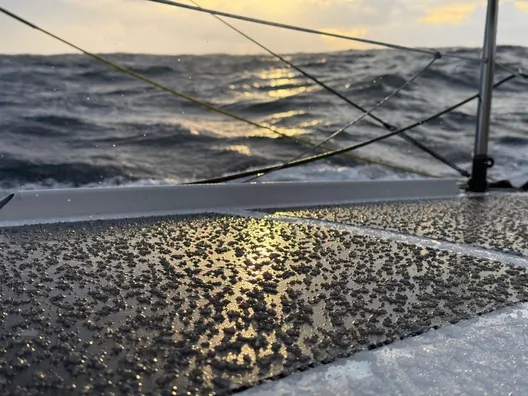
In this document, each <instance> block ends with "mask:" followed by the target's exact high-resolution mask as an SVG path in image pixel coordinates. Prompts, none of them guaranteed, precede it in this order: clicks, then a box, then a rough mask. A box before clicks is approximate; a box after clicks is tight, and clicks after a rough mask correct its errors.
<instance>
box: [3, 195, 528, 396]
mask: <svg viewBox="0 0 528 396" xmlns="http://www.w3.org/2000/svg"><path fill="white" fill-rule="evenodd" d="M527 227H528V195H526V194H525V195H522V194H510V195H501V196H486V197H479V198H472V197H458V198H451V199H436V200H423V201H416V200H415V201H406V202H390V203H369V204H351V205H342V206H330V207H317V208H306V209H292V210H286V209H280V210H269V209H266V210H261V211H260V210H251V211H249V210H248V211H228V210H226V211H223V212H216V213H203V214H197V215H183V216H165V217H151V218H140V219H124V220H98V221H86V222H77V223H59V224H43V225H26V226H20V227H5V228H1V229H0V292H1V299H2V305H1V310H0V339H1V340H2V342H1V344H0V347H1V348H0V393H1V394H5V395H10V394H20V395H25V394H34V393H31V392H36V394H50V395H51V394H64V393H83V392H84V393H88V394H148V395H150V394H152V395H158V394H160V395H173V394H176V395H179V394H184V395H185V394H209V393H212V394H229V393H233V392H237V391H242V390H245V389H248V388H251V389H250V390H248V391H246V392H247V393H248V394H269V395H273V394H281V393H282V394H291V393H295V392H298V393H299V394H301V393H302V394H306V393H312V394H320V393H323V392H329V391H331V392H332V393H336V394H380V393H383V394H413V393H423V392H424V391H425V392H426V393H435V394H454V393H457V392H458V393H467V392H471V391H475V392H479V389H481V388H479V386H484V387H485V384H486V383H488V382H489V384H491V385H490V386H496V388H495V389H491V388H489V387H488V388H486V390H487V391H489V392H491V393H494V392H498V393H504V392H505V391H506V393H507V391H509V389H510V388H511V389H512V391H516V390H521V391H522V390H523V389H526V388H527V387H528V383H527V382H528V380H527V379H526V378H525V375H523V374H522V373H523V372H524V373H525V372H526V369H527V368H528V346H526V345H528V343H527V342H526V341H527V338H528V331H527V330H528V319H526V317H527V316H526V315H527V312H528V311H527V308H526V307H525V306H524V305H523V304H522V303H523V302H525V301H528V238H527V235H528V232H527V231H528V230H527ZM505 307H510V308H505ZM504 309H506V311H505V310H504ZM508 309H509V311H508ZM497 310H498V311H497ZM493 311H496V312H493ZM512 312H513V313H515V315H513V314H512ZM523 312H524V314H523ZM481 315H483V316H482V317H480V316H481ZM501 315H502V316H501ZM523 315H524V316H523ZM478 317H480V319H478V320H477V319H476V318H478ZM501 318H502V319H501ZM508 320H510V321H514V322H515V323H513V324H510V325H505V323H506V322H507V321H508ZM454 323H459V324H458V325H456V326H453V324H454ZM431 329H438V330H433V331H428V330H431ZM479 329H480V330H479ZM464 337H465V338H464ZM478 337H480V338H478ZM501 337H502V338H501ZM494 339H495V341H493V340H494ZM401 340H403V341H401ZM494 342H495V344H494ZM482 343H487V344H482ZM424 345H425V346H424ZM486 345H487V346H486ZM497 345H498V347H496V346H497ZM501 345H502V347H501ZM398 348H399V349H398ZM461 348H462V349H463V350H464V351H465V352H464V353H463V354H460V349H461ZM398 350H400V353H398V352H397V351H398ZM391 351H393V353H391ZM394 351H396V352H394ZM402 351H403V352H402ZM435 353H436V354H437V356H436V357H435ZM457 354H458V355H461V357H460V359H453V356H457ZM472 354H473V355H472ZM501 354H502V355H501ZM505 356H507V357H508V358H507V359H506V358H505ZM341 358H345V359H341ZM503 358H504V362H503V361H502V360H501V359H503ZM431 359H432V360H431ZM464 359H466V365H464V364H462V362H463V361H464ZM468 359H469V360H468ZM507 360H509V362H507ZM331 362H334V363H331ZM468 362H469V363H468ZM328 363H331V364H328ZM468 364H469V366H468ZM314 367H315V368H314ZM306 370H308V371H306ZM464 370H465V371H464ZM467 370H469V374H468V371H467ZM515 370H517V372H518V378H517V377H516V378H517V379H516V382H515V381H514V382H510V383H508V382H507V381H504V378H506V377H507V376H508V375H510V376H511V375H515V373H514V371H515ZM283 377H287V378H283ZM279 378H283V379H281V380H278V379H279ZM501 378H502V379H501ZM443 379H445V380H443ZM268 380H275V381H272V382H270V383H268V384H265V385H261V386H256V385H258V384H261V383H263V382H266V381H268ZM487 381H488V382H487ZM482 384H484V385H482ZM498 384H502V385H501V386H500V387H499V385H498ZM472 387H473V388H472Z"/></svg>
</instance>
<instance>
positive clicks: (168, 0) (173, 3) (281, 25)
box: [147, 0, 480, 61]
mask: <svg viewBox="0 0 528 396" xmlns="http://www.w3.org/2000/svg"><path fill="white" fill-rule="evenodd" d="M147 1H150V2H152V3H159V4H165V5H169V6H173V7H179V8H186V9H188V10H193V11H198V12H204V13H208V14H212V15H218V16H224V17H227V18H232V19H239V20H242V21H246V22H253V23H257V24H260V25H267V26H274V27H278V28H282V29H288V30H295V31H298V32H304V33H312V34H318V35H321V36H328V37H335V38H340V39H344V40H351V41H356V42H360V43H365V44H372V45H378V46H381V47H386V48H392V49H398V50H403V51H408V52H417V53H422V54H429V55H436V54H437V51H434V50H428V49H424V48H413V47H406V46H404V45H398V44H391V43H385V42H382V41H376V40H369V39H363V38H359V37H352V36H347V35H344V34H337V33H329V32H325V31H322V30H315V29H309V28H303V27H300V26H294V25H288V24H284V23H278V22H271V21H266V20H263V19H258V18H251V17H246V16H243V15H238V14H233V13H229V12H223V11H217V10H213V9H210V8H202V7H196V6H192V5H189V4H183V3H179V2H176V1H171V0H147ZM442 56H443V57H445V58H453V59H461V60H469V61H479V60H480V58H474V57H471V56H464V55H456V54H449V53H445V54H444V53H442Z"/></svg>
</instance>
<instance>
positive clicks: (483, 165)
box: [468, 154, 494, 192]
mask: <svg viewBox="0 0 528 396" xmlns="http://www.w3.org/2000/svg"><path fill="white" fill-rule="evenodd" d="M493 164H494V161H493V158H491V157H488V155H486V154H479V155H476V156H475V157H474V158H473V173H472V174H471V178H470V179H469V182H468V190H469V191H472V192H486V191H487V189H488V178H487V176H488V168H491V167H492V166H493Z"/></svg>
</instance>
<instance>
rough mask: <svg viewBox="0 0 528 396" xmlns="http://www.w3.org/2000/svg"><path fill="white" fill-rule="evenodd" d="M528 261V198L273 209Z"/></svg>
mask: <svg viewBox="0 0 528 396" xmlns="http://www.w3.org/2000/svg"><path fill="white" fill-rule="evenodd" d="M268 212H273V213H275V215H276V216H288V217H303V218H310V219H319V220H326V221H332V222H337V223H344V224H349V225H356V226H369V227H376V228H380V229H384V230H390V231H397V232H403V233H407V234H412V235H419V236H425V237H429V238H434V239H441V240H446V241H449V242H455V243H464V244H471V245H475V246H479V247H483V248H487V249H494V250H500V251H503V252H508V253H515V254H521V255H524V256H528V194H511V195H500V196H483V197H461V198H455V199H442V200H422V201H406V202H392V203H366V204H354V205H347V206H330V207H318V208H309V209H305V210H302V209H301V210H298V209H292V210H291V211H285V210H283V209H282V210H278V211H277V210H269V211H268Z"/></svg>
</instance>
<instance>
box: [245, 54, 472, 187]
mask: <svg viewBox="0 0 528 396" xmlns="http://www.w3.org/2000/svg"><path fill="white" fill-rule="evenodd" d="M436 59H437V57H434V58H432V59H431V60H430V61H429V62H428V63H427V65H425V66H424V67H423V68H422V69H420V70H419V71H418V72H416V73H415V74H414V75H413V76H412V77H411V78H410V79H408V80H407V81H405V83H404V84H403V85H401V86H400V87H398V89H396V90H395V91H394V92H392V93H391V94H390V95H389V96H387V97H385V98H384V99H382V100H381V101H380V102H378V103H377V104H376V105H375V106H374V107H372V108H371V109H370V110H369V111H365V112H363V114H361V115H360V116H359V117H357V118H356V119H355V120H353V121H352V122H350V123H348V124H347V125H345V126H344V127H342V128H340V129H338V130H337V131H335V132H334V133H332V134H331V135H330V136H328V137H327V138H325V139H324V140H322V141H320V142H319V143H317V144H316V145H315V146H313V147H311V148H309V149H308V150H306V151H304V152H303V153H301V154H299V155H298V156H296V157H294V158H292V159H291V160H289V161H287V162H285V163H284V164H283V166H284V165H287V164H288V163H290V162H293V161H296V160H298V159H299V158H302V157H304V156H305V155H307V154H309V153H311V152H312V151H313V150H315V149H317V148H318V147H320V146H322V145H323V144H325V143H326V142H328V141H329V140H331V139H333V138H335V137H336V136H337V135H339V134H340V133H342V132H344V131H345V130H347V129H348V128H350V127H352V126H354V125H356V124H357V123H358V122H360V121H361V120H362V119H364V118H365V117H366V116H369V115H371V114H372V112H373V111H374V110H376V109H378V108H379V107H380V106H382V105H383V104H385V103H386V102H387V101H389V100H390V99H391V98H393V97H394V96H396V95H397V94H398V93H399V92H400V91H401V90H403V89H404V88H405V87H407V86H408V85H409V84H411V83H412V82H413V81H414V80H416V79H417V78H418V77H419V76H420V75H421V74H422V73H423V72H424V71H426V70H427V69H429V67H431V66H432V65H433V63H434V62H435V61H436ZM384 124H385V123H384ZM387 125H389V124H387ZM388 129H389V130H390V131H395V130H397V128H396V127H393V126H392V125H390V126H389V127H388ZM398 136H401V137H403V136H407V135H404V133H402V134H401V135H398ZM410 139H411V141H414V139H412V138H410ZM435 154H436V153H435ZM442 159H443V158H442ZM446 161H447V160H446ZM442 162H443V161H442ZM455 166H456V165H455ZM280 169H283V168H282V167H281V168H278V169H274V170H272V171H269V172H266V173H259V174H258V175H256V176H253V177H252V178H250V179H247V180H245V181H244V182H245V183H248V182H251V181H254V180H255V179H258V178H259V177H262V176H264V175H267V174H269V173H271V172H274V171H276V170H280ZM468 175H469V174H468ZM462 176H465V175H462Z"/></svg>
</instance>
